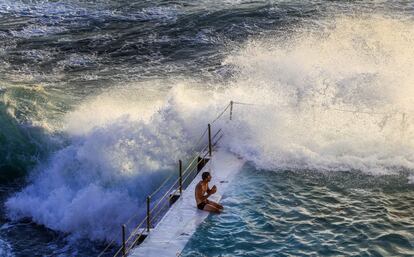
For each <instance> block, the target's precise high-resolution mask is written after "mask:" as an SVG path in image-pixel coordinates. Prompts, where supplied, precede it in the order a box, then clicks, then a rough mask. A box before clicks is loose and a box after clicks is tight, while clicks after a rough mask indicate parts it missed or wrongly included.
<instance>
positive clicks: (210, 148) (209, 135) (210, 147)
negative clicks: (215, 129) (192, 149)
mask: <svg viewBox="0 0 414 257" xmlns="http://www.w3.org/2000/svg"><path fill="white" fill-rule="evenodd" d="M207 128H208V155H209V156H210V157H211V153H212V145H211V125H210V123H209V124H208V125H207Z"/></svg>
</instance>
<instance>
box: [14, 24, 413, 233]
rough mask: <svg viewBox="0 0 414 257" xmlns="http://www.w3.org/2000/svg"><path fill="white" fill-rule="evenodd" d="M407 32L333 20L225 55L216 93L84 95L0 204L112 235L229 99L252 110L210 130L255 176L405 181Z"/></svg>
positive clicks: (409, 101)
mask: <svg viewBox="0 0 414 257" xmlns="http://www.w3.org/2000/svg"><path fill="white" fill-rule="evenodd" d="M413 25H414V24H413V22H412V21H401V20H398V19H393V18H389V17H383V16H370V17H363V18H358V17H354V18H352V17H338V18H337V19H336V20H330V21H324V22H321V23H320V24H318V26H317V28H316V29H315V28H308V29H300V31H298V32H297V34H296V35H293V36H291V37H289V38H288V39H286V38H284V39H279V38H271V37H270V38H269V37H267V38H265V39H256V40H250V41H249V43H247V44H245V45H244V46H242V47H238V48H237V49H234V48H232V47H230V49H231V51H230V53H229V54H228V57H227V58H226V59H225V61H224V63H223V69H226V70H227V72H229V73H231V74H232V76H231V79H230V80H228V81H226V82H223V83H221V84H220V83H219V84H209V85H208V87H206V86H205V85H204V86H203V87H201V86H200V83H199V82H198V83H197V82H194V81H193V80H192V79H190V78H189V79H187V80H179V81H178V79H177V80H174V79H172V81H173V84H172V85H170V84H167V82H165V83H163V82H160V81H157V82H154V84H155V86H154V87H150V86H148V85H146V86H142V85H137V84H132V85H130V86H128V87H127V88H126V89H125V88H123V89H122V90H119V89H117V88H114V89H111V90H108V91H107V92H105V93H103V94H101V95H98V96H95V97H92V98H90V99H89V100H87V101H85V102H84V103H83V104H81V105H80V106H79V107H78V108H77V109H75V110H73V111H72V112H71V113H69V114H68V115H67V117H66V125H65V127H66V133H67V134H68V136H69V138H70V143H69V145H68V146H67V147H65V148H63V149H61V150H59V151H58V152H56V153H54V154H53V155H52V156H51V157H50V159H49V160H48V162H47V163H45V164H43V165H41V166H38V167H37V168H36V169H35V171H34V172H33V175H32V177H31V181H30V184H29V185H28V186H27V187H26V188H24V189H23V190H22V191H21V192H19V193H17V194H16V195H15V196H13V197H11V198H10V199H9V200H8V201H7V203H6V206H7V209H8V216H9V217H10V218H13V219H17V218H21V217H31V218H32V219H33V220H34V221H35V222H36V223H39V224H44V225H45V226H47V227H49V228H51V229H54V230H59V231H63V232H69V233H72V234H74V235H79V236H87V237H89V238H92V239H109V238H111V237H112V236H113V234H115V233H118V231H119V224H122V223H123V222H125V221H126V220H127V219H128V218H129V217H130V216H132V215H133V214H135V213H140V212H142V211H143V210H144V208H145V207H144V206H145V205H144V199H145V197H146V195H147V194H148V193H149V192H151V191H152V190H153V189H154V188H156V186H157V185H158V184H159V183H161V181H162V178H164V177H165V176H166V175H167V174H168V173H170V172H176V171H175V165H176V162H177V160H178V159H185V156H186V155H187V154H188V152H189V151H190V149H191V147H192V146H193V143H194V141H195V139H196V138H197V136H199V134H200V133H201V132H202V131H203V130H204V129H205V126H206V124H207V123H208V122H209V121H211V120H212V119H213V118H214V117H215V116H216V115H217V114H218V113H219V112H220V111H221V110H222V108H223V107H225V106H226V105H227V104H228V103H229V101H230V100H234V101H238V102H243V103H249V104H253V105H240V104H235V106H234V119H233V121H231V122H229V121H228V116H223V118H222V119H220V120H218V121H217V122H216V123H214V124H213V129H216V128H218V127H222V128H223V129H224V130H225V138H224V140H223V142H222V147H226V148H228V149H229V150H230V151H232V152H233V153H235V154H237V155H240V156H241V157H243V158H245V159H246V160H248V161H252V162H253V163H254V164H255V165H256V166H257V167H258V168H264V169H272V170H279V169H310V170H322V171H342V170H344V171H348V170H358V171H362V172H367V173H371V174H389V173H398V172H400V171H402V170H404V171H408V172H411V171H412V170H413V169H414V141H413V137H412V134H413V129H412V128H413V126H412V124H413V121H414V102H413V96H414V88H413V87H412V85H413V83H414V48H413V47H412V45H413V43H414V26H413ZM170 82H171V80H170V81H169V82H168V83H170ZM149 84H150V83H149ZM170 88H171V89H170ZM143 99H144V100H143ZM226 115H228V114H226Z"/></svg>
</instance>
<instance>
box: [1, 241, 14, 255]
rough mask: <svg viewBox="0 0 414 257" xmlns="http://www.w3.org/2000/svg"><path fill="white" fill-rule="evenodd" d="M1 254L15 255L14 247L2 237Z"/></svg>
mask: <svg viewBox="0 0 414 257" xmlns="http://www.w3.org/2000/svg"><path fill="white" fill-rule="evenodd" d="M0 256H3V257H12V256H14V254H13V250H12V247H11V246H10V244H9V243H7V242H6V241H3V240H1V239H0Z"/></svg>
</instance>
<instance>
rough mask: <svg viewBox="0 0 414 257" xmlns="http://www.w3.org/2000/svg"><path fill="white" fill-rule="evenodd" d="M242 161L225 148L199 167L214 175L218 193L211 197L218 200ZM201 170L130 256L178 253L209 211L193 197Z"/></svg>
mask: <svg viewBox="0 0 414 257" xmlns="http://www.w3.org/2000/svg"><path fill="white" fill-rule="evenodd" d="M244 163H245V161H244V160H242V159H239V158H237V157H236V156H235V155H233V154H231V153H228V152H226V151H221V150H219V151H218V152H216V153H215V154H214V156H213V158H212V159H211V160H210V161H209V162H208V163H207V165H206V166H205V167H204V168H203V170H202V172H203V171H207V170H210V172H211V174H212V177H213V178H212V181H211V182H210V184H211V186H212V185H217V187H218V191H217V193H216V194H214V195H212V196H211V199H212V200H214V201H219V200H220V199H221V198H222V196H223V194H224V193H225V192H226V190H227V187H228V185H229V184H230V182H231V181H232V180H233V179H234V177H235V175H236V174H237V173H238V172H239V171H240V170H241V168H242V166H243V164H244ZM202 172H200V173H199V174H198V175H197V177H196V178H195V179H194V180H193V181H192V182H191V184H190V185H189V186H188V187H187V189H186V190H185V191H183V194H182V196H181V197H180V198H179V199H178V200H177V201H176V202H175V203H174V205H173V206H172V207H171V208H170V209H169V210H168V212H167V213H166V214H165V215H164V217H163V218H162V219H161V220H160V222H159V223H158V225H157V226H156V227H155V228H154V229H153V230H152V231H151V233H150V234H149V235H148V237H147V238H146V239H145V240H144V242H143V243H142V244H140V245H138V246H137V247H135V248H134V249H133V250H132V252H131V254H129V256H130V257H152V256H157V257H158V256H159V257H169V256H171V257H176V256H179V255H180V254H181V252H182V250H183V249H184V247H185V245H186V244H187V242H188V241H189V239H190V238H191V236H192V235H193V234H194V232H195V231H196V229H197V227H198V226H199V225H200V224H201V223H202V222H203V221H204V220H205V219H206V218H207V216H208V215H209V213H208V212H205V211H200V210H198V209H197V208H196V204H195V200H194V190H195V186H196V185H197V183H198V182H199V181H200V180H201V173H202Z"/></svg>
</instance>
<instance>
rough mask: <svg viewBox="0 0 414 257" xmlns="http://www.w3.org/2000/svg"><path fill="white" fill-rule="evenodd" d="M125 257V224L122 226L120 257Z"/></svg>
mask: <svg viewBox="0 0 414 257" xmlns="http://www.w3.org/2000/svg"><path fill="white" fill-rule="evenodd" d="M125 256H126V246H125V224H124V225H122V257H125Z"/></svg>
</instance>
